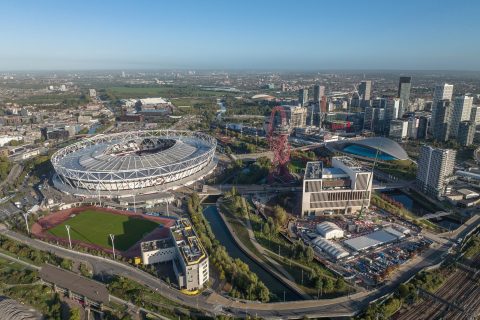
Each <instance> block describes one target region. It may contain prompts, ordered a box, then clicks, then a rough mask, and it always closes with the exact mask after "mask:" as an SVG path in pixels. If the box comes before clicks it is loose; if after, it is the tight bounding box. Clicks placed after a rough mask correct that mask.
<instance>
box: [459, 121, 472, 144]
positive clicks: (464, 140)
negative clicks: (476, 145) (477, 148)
mask: <svg viewBox="0 0 480 320" xmlns="http://www.w3.org/2000/svg"><path fill="white" fill-rule="evenodd" d="M474 137H475V122H473V121H462V122H460V124H459V126H458V135H457V141H458V142H459V143H460V145H462V146H464V147H468V146H471V145H472V143H473V138H474Z"/></svg>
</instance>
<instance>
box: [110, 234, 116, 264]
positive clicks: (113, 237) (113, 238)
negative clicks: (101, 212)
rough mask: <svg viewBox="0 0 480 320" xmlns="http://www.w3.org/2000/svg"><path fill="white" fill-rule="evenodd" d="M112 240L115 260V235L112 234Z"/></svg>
mask: <svg viewBox="0 0 480 320" xmlns="http://www.w3.org/2000/svg"><path fill="white" fill-rule="evenodd" d="M110 240H112V250H113V260H115V242H114V240H115V235H114V234H111V233H110Z"/></svg>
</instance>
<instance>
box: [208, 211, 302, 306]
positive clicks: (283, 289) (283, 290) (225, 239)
mask: <svg viewBox="0 0 480 320" xmlns="http://www.w3.org/2000/svg"><path fill="white" fill-rule="evenodd" d="M203 214H204V216H205V218H206V219H207V221H208V222H209V223H210V226H211V227H212V231H213V233H214V234H215V237H216V238H217V239H218V241H220V243H221V244H222V245H223V246H225V248H226V249H227V252H228V253H229V254H230V256H231V257H233V258H239V259H240V260H242V261H243V262H245V263H246V264H248V266H249V267H250V270H252V271H253V272H255V273H256V274H257V276H258V278H259V279H260V280H261V281H262V282H263V283H265V285H266V286H267V287H268V289H269V290H270V293H272V294H274V295H275V296H276V298H273V299H272V300H276V301H283V297H284V295H285V300H286V301H293V300H301V299H302V297H300V296H299V295H298V294H297V293H296V292H294V291H292V290H291V289H290V288H289V287H287V286H286V285H284V284H283V283H282V282H281V281H280V280H278V279H277V278H275V277H274V276H273V275H272V274H271V273H270V272H268V269H267V268H269V267H263V266H261V265H260V264H259V263H257V262H256V261H254V260H252V259H251V258H250V257H249V256H247V255H246V254H245V253H244V252H243V251H242V250H241V249H240V248H239V247H238V246H237V244H236V243H235V240H233V238H232V235H231V234H230V232H229V231H228V229H227V226H226V225H225V223H224V222H223V220H222V218H221V217H220V214H219V213H218V211H217V208H216V207H215V206H214V205H210V206H207V207H205V209H204V211H203Z"/></svg>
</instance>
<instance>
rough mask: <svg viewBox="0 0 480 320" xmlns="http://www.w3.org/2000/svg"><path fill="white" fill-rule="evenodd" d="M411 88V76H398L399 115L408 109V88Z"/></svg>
mask: <svg viewBox="0 0 480 320" xmlns="http://www.w3.org/2000/svg"><path fill="white" fill-rule="evenodd" d="M411 88H412V77H400V81H399V83H398V98H399V99H400V117H401V116H403V114H404V113H405V112H409V111H413V110H410V89H411Z"/></svg>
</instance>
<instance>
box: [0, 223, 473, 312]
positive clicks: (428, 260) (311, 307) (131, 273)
mask: <svg viewBox="0 0 480 320" xmlns="http://www.w3.org/2000/svg"><path fill="white" fill-rule="evenodd" d="M479 223H480V216H476V217H474V218H472V219H470V220H469V221H468V222H467V223H466V225H464V227H463V228H462V227H460V228H459V229H460V230H457V232H454V233H451V234H448V235H446V234H444V235H441V236H443V237H445V238H442V240H443V241H441V243H439V244H437V245H436V246H433V247H432V248H430V249H429V250H427V251H426V252H425V253H424V254H423V255H421V256H418V257H416V258H414V259H413V261H411V262H410V263H408V264H407V265H406V266H402V268H401V270H400V271H399V272H397V273H395V278H394V279H391V281H390V282H389V284H388V285H385V286H383V287H381V288H379V289H376V290H373V291H365V292H360V293H356V294H354V295H351V296H345V297H340V298H335V299H324V300H304V301H291V302H277V303H256V302H245V301H238V300H232V299H227V298H225V297H223V296H221V295H219V294H217V293H216V292H211V291H208V290H207V292H209V294H207V295H204V294H202V295H198V296H186V295H184V294H182V293H180V292H179V291H178V290H176V289H174V288H171V287H169V286H168V285H167V284H166V283H164V282H162V281H161V280H160V279H158V278H156V277H153V276H152V275H150V274H148V273H146V272H143V271H141V270H139V269H136V268H134V267H132V266H130V265H126V264H123V263H120V262H117V261H113V260H110V259H106V258H102V257H97V256H93V255H90V254H86V253H82V252H76V251H72V250H68V249H65V248H61V247H57V246H55V245H52V244H49V243H46V242H43V241H40V240H37V239H32V238H29V237H27V236H25V235H22V234H19V233H16V232H14V231H11V230H8V229H6V228H5V227H3V228H0V233H1V234H4V235H6V236H8V237H10V238H12V239H15V240H17V241H19V242H22V243H25V244H27V245H29V246H31V247H34V248H36V249H39V250H42V251H50V252H53V253H55V254H56V255H58V256H61V257H64V258H69V259H72V260H77V261H85V262H88V263H90V264H91V265H92V266H93V268H94V272H95V274H98V275H103V274H105V275H118V276H124V277H128V278H130V279H133V280H135V281H137V282H139V283H141V284H143V285H145V286H148V287H150V288H152V289H153V290H158V291H159V293H161V294H162V295H164V296H165V297H166V298H168V299H171V300H173V301H176V302H178V303H180V304H184V305H187V306H189V307H192V308H199V309H202V310H204V311H206V312H207V313H209V314H215V315H218V314H230V315H233V316H235V317H245V316H246V315H250V316H255V315H256V316H259V317H262V318H270V319H278V318H283V319H286V318H293V319H295V318H302V317H303V316H305V315H307V316H310V317H350V316H353V315H355V314H356V313H357V312H358V311H360V310H362V309H363V308H365V307H366V306H367V305H368V303H369V302H371V301H373V300H375V299H378V298H379V297H382V296H384V295H385V294H388V293H390V292H392V291H393V290H394V289H395V288H396V287H397V286H398V285H399V284H400V283H402V282H404V281H406V280H408V279H409V278H411V277H412V276H413V275H415V274H416V273H417V272H419V271H420V270H422V269H423V268H425V267H427V266H430V265H435V264H437V263H439V262H441V261H442V259H443V256H444V255H445V254H446V253H447V252H448V249H449V248H450V247H451V245H452V242H451V241H450V239H455V238H458V237H459V236H461V235H464V234H465V233H466V232H467V231H468V230H469V229H472V228H474V227H476V226H478V225H479ZM439 238H440V237H439ZM402 269H403V270H402Z"/></svg>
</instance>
